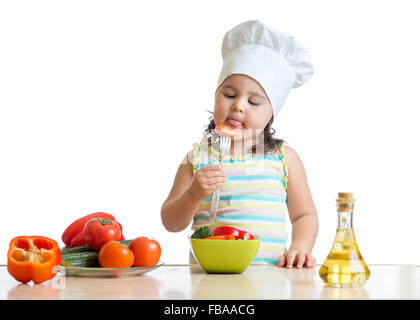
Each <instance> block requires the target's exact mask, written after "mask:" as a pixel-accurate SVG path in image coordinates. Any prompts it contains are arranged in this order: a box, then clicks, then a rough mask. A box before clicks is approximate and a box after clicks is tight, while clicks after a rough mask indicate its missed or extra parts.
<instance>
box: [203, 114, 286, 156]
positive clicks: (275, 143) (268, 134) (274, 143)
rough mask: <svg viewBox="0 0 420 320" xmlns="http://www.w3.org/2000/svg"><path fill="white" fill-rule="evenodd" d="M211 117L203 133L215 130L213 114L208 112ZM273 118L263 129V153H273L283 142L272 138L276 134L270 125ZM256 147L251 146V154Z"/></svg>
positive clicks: (272, 118)
mask: <svg viewBox="0 0 420 320" xmlns="http://www.w3.org/2000/svg"><path fill="white" fill-rule="evenodd" d="M208 112H209V113H211V114H212V115H211V116H210V118H209V120H210V123H209V125H208V126H207V129H206V130H205V131H204V133H206V134H208V133H210V132H211V130H212V129H214V128H216V123H215V122H214V119H213V112H211V111H208ZM273 120H274V116H272V117H271V119H270V121H268V123H267V125H266V126H265V128H264V152H266V151H274V150H275V149H276V148H277V147H280V146H281V145H282V144H283V142H285V141H284V140H282V139H277V138H273V135H274V134H275V133H276V130H274V128H271V125H272V123H273ZM256 149H257V147H256V146H255V145H253V146H252V153H255V152H256Z"/></svg>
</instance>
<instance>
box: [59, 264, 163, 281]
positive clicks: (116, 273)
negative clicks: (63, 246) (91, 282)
mask: <svg viewBox="0 0 420 320" xmlns="http://www.w3.org/2000/svg"><path fill="white" fill-rule="evenodd" d="M163 265H164V263H163V261H161V260H160V261H159V262H158V263H157V265H155V266H151V267H131V268H87V267H63V266H61V268H60V269H59V272H60V273H63V274H65V276H66V277H127V276H138V275H140V274H143V273H146V272H150V271H152V270H155V269H157V268H159V267H161V266H163ZM63 270H64V271H63Z"/></svg>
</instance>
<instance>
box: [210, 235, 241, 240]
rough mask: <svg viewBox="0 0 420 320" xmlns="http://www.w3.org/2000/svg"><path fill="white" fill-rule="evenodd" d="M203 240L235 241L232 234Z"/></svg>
mask: <svg viewBox="0 0 420 320" xmlns="http://www.w3.org/2000/svg"><path fill="white" fill-rule="evenodd" d="M204 239H205V240H235V236H234V235H233V234H225V235H220V236H212V237H207V238H204Z"/></svg>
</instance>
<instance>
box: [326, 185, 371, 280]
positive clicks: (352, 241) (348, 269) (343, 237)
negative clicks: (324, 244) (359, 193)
mask: <svg viewBox="0 0 420 320" xmlns="http://www.w3.org/2000/svg"><path fill="white" fill-rule="evenodd" d="M353 209H354V198H353V193H351V192H339V193H338V199H337V214H338V223H337V231H336V235H335V239H334V243H333V246H332V248H331V251H330V252H329V254H328V257H327V259H325V261H324V264H323V265H322V266H321V268H320V269H319V276H320V277H321V279H322V280H323V281H324V284H325V285H326V286H329V287H360V286H363V284H364V283H365V282H366V280H368V279H369V276H370V271H369V268H368V267H367V265H366V263H365V261H364V260H363V258H362V255H361V254H360V251H359V248H358V247H357V243H356V238H355V236H354V230H353Z"/></svg>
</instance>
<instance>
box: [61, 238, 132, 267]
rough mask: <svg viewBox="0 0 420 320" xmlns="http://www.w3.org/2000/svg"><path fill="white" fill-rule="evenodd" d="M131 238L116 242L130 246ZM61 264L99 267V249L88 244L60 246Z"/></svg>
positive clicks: (65, 265)
mask: <svg viewBox="0 0 420 320" xmlns="http://www.w3.org/2000/svg"><path fill="white" fill-rule="evenodd" d="M131 241H132V240H120V241H118V242H120V243H122V244H123V245H125V246H126V247H127V248H128V247H129V246H130V243H131ZM60 252H61V265H62V266H64V267H92V268H94V267H100V265H99V261H98V256H99V251H96V250H93V249H92V248H90V247H89V246H88V245H84V246H78V247H74V248H61V249H60Z"/></svg>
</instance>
